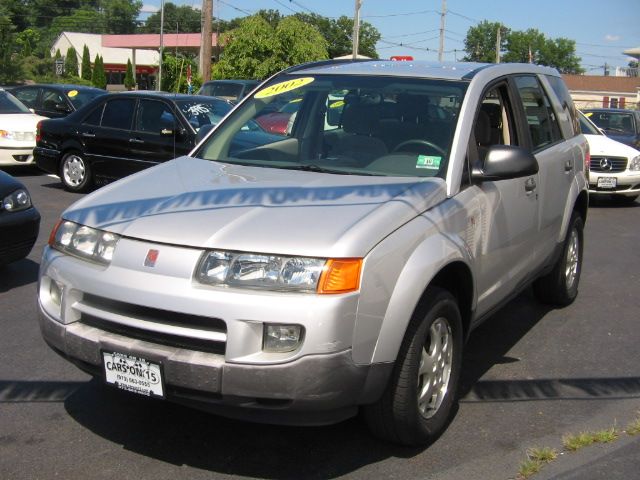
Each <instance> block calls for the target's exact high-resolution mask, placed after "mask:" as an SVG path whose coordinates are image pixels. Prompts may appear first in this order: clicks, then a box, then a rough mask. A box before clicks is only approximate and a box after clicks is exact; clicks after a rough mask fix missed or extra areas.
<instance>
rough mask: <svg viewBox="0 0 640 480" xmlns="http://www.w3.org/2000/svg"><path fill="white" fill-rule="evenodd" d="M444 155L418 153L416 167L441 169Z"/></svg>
mask: <svg viewBox="0 0 640 480" xmlns="http://www.w3.org/2000/svg"><path fill="white" fill-rule="evenodd" d="M441 161H442V157H434V156H431V155H418V161H417V162H416V168H426V169H428V170H439V169H440V162H441Z"/></svg>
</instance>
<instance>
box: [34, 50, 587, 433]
mask: <svg viewBox="0 0 640 480" xmlns="http://www.w3.org/2000/svg"><path fill="white" fill-rule="evenodd" d="M291 102H293V103H299V108H297V109H296V111H295V113H294V114H292V115H291V117H290V118H289V119H288V123H289V124H290V128H287V129H286V133H282V134H273V133H268V132H265V131H263V130H262V129H260V127H259V126H258V125H259V121H258V120H259V118H260V116H261V115H263V114H268V113H271V112H273V111H274V110H281V106H283V105H286V104H288V103H291ZM586 157H588V147H587V143H586V140H585V138H584V136H583V135H582V134H580V130H579V126H578V124H577V121H576V111H575V109H574V107H573V103H572V101H571V98H570V97H569V94H568V92H567V89H566V88H565V86H564V84H563V83H562V80H561V78H560V76H559V75H558V73H557V72H556V71H555V70H553V69H550V68H543V67H537V66H532V65H526V64H525V65H520V64H502V65H484V64H483V65H480V64H472V63H460V64H445V65H443V64H432V63H422V62H391V61H377V60H376V61H363V62H349V61H347V62H345V61H341V62H335V61H334V62H321V63H314V64H307V65H302V66H298V67H293V68H291V69H288V70H286V71H284V72H282V73H280V74H278V75H276V76H274V77H273V78H271V79H269V80H267V81H266V82H264V83H263V84H262V85H261V86H260V87H258V88H257V89H256V90H255V91H254V92H253V93H252V95H250V96H248V97H247V98H245V99H244V100H243V101H242V102H241V103H240V104H239V105H238V106H237V107H236V108H235V109H234V110H232V111H231V112H230V113H229V114H228V115H227V116H226V117H225V118H224V119H223V120H222V121H221V122H220V123H219V124H218V125H217V126H216V127H215V128H214V129H213V131H212V132H211V133H209V135H208V136H207V137H206V138H205V139H204V140H203V141H202V142H200V144H199V145H198V146H197V147H196V149H195V150H194V151H193V152H191V154H190V155H189V156H185V157H181V158H178V159H176V160H173V161H171V162H168V163H165V164H161V165H158V166H156V167H154V168H151V169H149V170H146V171H144V172H141V173H138V174H135V175H133V176H130V177H127V178H125V179H123V180H121V181H119V182H117V183H114V184H112V185H109V186H107V187H105V188H102V189H100V190H98V191H96V192H94V193H93V194H91V195H88V196H86V197H84V198H83V199H81V200H80V201H78V202H77V203H75V204H74V205H72V206H71V207H70V208H69V209H67V210H66V211H65V212H64V213H63V214H62V218H61V220H60V222H59V223H58V224H57V226H56V227H55V229H54V231H53V232H52V234H51V237H50V242H49V246H48V248H46V249H45V252H44V256H43V260H42V264H41V269H40V280H39V291H38V299H39V306H40V325H41V329H42V334H43V335H44V338H45V340H46V341H47V342H48V343H49V345H51V346H52V347H53V348H54V349H55V350H56V351H57V352H59V353H61V354H62V355H64V356H65V357H66V358H68V359H69V360H70V361H72V362H73V363H75V364H76V365H77V366H79V367H80V368H82V369H83V370H85V371H87V372H89V373H91V374H93V375H95V376H97V377H99V378H102V380H103V381H105V382H106V383H107V384H109V385H112V386H114V387H117V388H119V389H122V390H127V391H129V392H133V393H134V394H139V395H145V396H150V397H159V398H165V399H167V400H172V401H176V402H182V403H185V404H189V405H193V406H198V407H202V408H205V409H208V410H212V411H215V412H218V413H220V414H222V415H227V416H232V417H236V418H241V419H251V420H255V421H261V422H272V423H287V424H306V425H312V424H327V423H332V422H337V421H340V420H343V419H345V418H348V417H350V416H352V415H354V414H356V412H357V411H358V410H359V409H363V410H364V414H365V415H364V417H365V418H366V420H367V422H368V424H369V426H370V428H371V430H372V431H373V433H374V434H376V435H377V436H379V437H381V438H383V439H387V440H390V441H393V442H397V443H402V444H408V445H420V444H426V443H429V442H430V441H432V440H433V439H434V438H436V437H437V436H438V435H439V434H440V433H441V431H442V430H443V429H444V427H445V425H446V423H447V420H448V417H449V416H450V415H451V412H452V406H453V404H454V402H455V398H456V386H457V384H458V380H459V377H460V366H461V361H462V353H463V346H464V344H465V341H466V340H467V338H468V336H469V334H470V332H471V331H472V330H473V329H474V328H475V327H477V326H478V325H479V324H480V323H481V322H482V321H483V320H484V319H486V318H487V317H488V316H489V315H490V314H491V313H492V312H494V311H495V310H496V308H498V307H499V306H500V305H502V304H503V303H505V302H506V301H508V300H509V299H510V298H512V297H513V296H514V295H516V294H517V293H518V292H519V291H521V290H522V289H523V288H525V287H526V286H527V285H529V284H531V283H533V287H534V290H535V293H536V294H537V296H538V297H539V299H540V300H542V301H544V302H549V303H552V304H556V305H567V304H569V303H571V302H572V301H573V300H574V298H575V297H576V295H577V293H578V282H579V279H580V271H581V266H582V251H583V248H582V247H583V225H584V222H585V220H586V215H587V203H588V197H587V180H586V177H585V162H586V160H587V159H586Z"/></svg>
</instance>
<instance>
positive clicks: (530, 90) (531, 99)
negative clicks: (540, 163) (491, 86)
mask: <svg viewBox="0 0 640 480" xmlns="http://www.w3.org/2000/svg"><path fill="white" fill-rule="evenodd" d="M515 82H516V86H517V88H518V91H519V92H520V100H521V101H522V106H523V108H524V111H525V114H526V116H527V124H528V125H529V133H530V134H531V143H532V145H531V146H532V150H533V151H534V152H535V151H538V150H542V149H543V148H545V147H547V146H549V145H552V144H554V143H556V142H558V141H560V140H562V134H561V133H560V126H559V125H558V119H557V118H556V115H555V112H554V111H553V108H552V107H551V102H550V101H549V98H548V97H547V95H546V93H545V92H544V90H543V89H542V87H541V85H540V83H539V82H538V79H537V78H536V77H534V76H528V75H527V76H519V77H515Z"/></svg>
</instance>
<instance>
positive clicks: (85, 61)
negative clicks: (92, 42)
mask: <svg viewBox="0 0 640 480" xmlns="http://www.w3.org/2000/svg"><path fill="white" fill-rule="evenodd" d="M91 73H92V71H91V57H90V53H89V47H87V46H86V45H85V46H84V48H83V49H82V72H80V74H81V77H82V78H83V79H84V80H91Z"/></svg>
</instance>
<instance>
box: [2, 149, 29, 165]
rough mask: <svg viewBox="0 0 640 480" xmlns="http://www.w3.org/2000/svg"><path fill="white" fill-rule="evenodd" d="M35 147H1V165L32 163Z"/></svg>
mask: <svg viewBox="0 0 640 480" xmlns="http://www.w3.org/2000/svg"><path fill="white" fill-rule="evenodd" d="M33 163H34V159H33V147H15V148H14V147H0V165H31V164H33Z"/></svg>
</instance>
